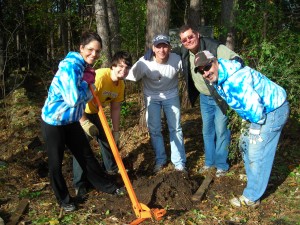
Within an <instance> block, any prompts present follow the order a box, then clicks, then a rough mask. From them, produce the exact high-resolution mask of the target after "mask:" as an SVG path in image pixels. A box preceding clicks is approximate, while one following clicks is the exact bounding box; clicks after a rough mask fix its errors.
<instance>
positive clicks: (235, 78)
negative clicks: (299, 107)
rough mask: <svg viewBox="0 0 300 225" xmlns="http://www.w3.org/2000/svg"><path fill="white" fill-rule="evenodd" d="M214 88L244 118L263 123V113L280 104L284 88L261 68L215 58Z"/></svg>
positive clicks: (284, 97) (282, 100)
mask: <svg viewBox="0 0 300 225" xmlns="http://www.w3.org/2000/svg"><path fill="white" fill-rule="evenodd" d="M218 62H219V77H218V81H217V83H216V84H214V85H215V88H216V90H217V92H218V93H219V94H220V96H221V97H222V98H223V99H225V101H226V102H227V104H228V105H229V106H230V107H231V108H232V109H234V110H235V111H236V112H237V113H238V114H239V115H240V116H241V117H242V118H243V119H245V120H247V121H250V122H251V123H256V124H259V125H263V124H264V122H265V120H266V114H268V113H269V112H272V111H273V110H275V109H277V108H278V107H280V106H281V105H282V104H283V103H284V102H285V101H286V98H287V95H286V92H285V90H284V89H283V88H282V87H280V86H279V85H277V84H276V83H274V82H272V81H271V80H270V79H268V78H267V77H266V76H264V75H263V74H261V73H260V72H258V71H256V70H254V69H252V68H250V67H248V66H246V67H242V66H241V64H240V63H239V62H237V61H234V60H224V59H218Z"/></svg>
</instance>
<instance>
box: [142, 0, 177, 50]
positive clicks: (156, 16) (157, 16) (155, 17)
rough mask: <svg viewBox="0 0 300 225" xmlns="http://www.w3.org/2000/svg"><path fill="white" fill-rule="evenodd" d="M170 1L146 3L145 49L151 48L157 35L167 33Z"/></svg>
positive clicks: (152, 0) (159, 0) (150, 0)
mask: <svg viewBox="0 0 300 225" xmlns="http://www.w3.org/2000/svg"><path fill="white" fill-rule="evenodd" d="M170 10H171V0H148V1H147V27H146V29H147V30H146V48H149V47H151V45H152V38H153V37H154V35H155V34H157V33H164V34H168V33H169V19H170Z"/></svg>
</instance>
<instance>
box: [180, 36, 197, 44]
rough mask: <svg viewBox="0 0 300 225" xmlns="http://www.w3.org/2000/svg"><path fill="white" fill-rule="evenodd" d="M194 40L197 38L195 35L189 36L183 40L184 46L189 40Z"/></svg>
mask: <svg viewBox="0 0 300 225" xmlns="http://www.w3.org/2000/svg"><path fill="white" fill-rule="evenodd" d="M193 38H195V34H191V35H189V36H187V37H186V38H183V39H182V40H180V41H181V43H182V44H184V43H186V42H187V41H188V40H192V39H193Z"/></svg>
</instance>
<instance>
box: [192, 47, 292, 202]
mask: <svg viewBox="0 0 300 225" xmlns="http://www.w3.org/2000/svg"><path fill="white" fill-rule="evenodd" d="M195 66H196V68H195V72H199V73H200V74H202V75H203V77H204V78H205V79H207V80H208V81H209V82H210V83H211V85H213V86H214V87H215V88H216V90H217V92H218V93H219V94H220V96H221V97H222V98H223V99H224V100H225V101H226V102H227V104H228V105H229V106H230V107H231V108H232V109H234V110H235V111H236V112H237V114H238V115H239V116H240V117H241V118H242V119H243V120H244V121H247V122H248V123H246V127H245V128H244V129H242V134H241V137H240V147H241V151H242V156H243V160H244V164H245V170H246V174H247V186H246V188H245V189H244V191H243V195H241V196H240V197H238V198H233V199H231V200H230V203H231V204H232V205H233V206H236V207H240V206H242V205H246V206H251V207H256V206H258V205H259V204H260V198H261V196H262V195H263V194H264V192H265V190H266V188H267V185H268V181H269V178H270V174H271V169H272V165H273V161H274V157H275V152H276V148H277V144H278V141H279V137H280V134H281V131H282V129H283V127H284V125H285V123H286V121H287V119H288V116H289V103H288V101H287V94H286V92H285V90H284V89H283V88H282V87H280V86H279V85H277V84H276V83H274V82H272V81H271V80H270V79H268V78H267V77H266V76H264V75H263V74H261V73H260V72H258V71H256V70H254V69H252V68H250V67H248V66H245V67H243V66H242V65H241V64H240V63H239V62H237V61H234V60H224V59H216V58H215V57H214V56H213V55H212V54H211V53H210V52H209V51H202V52H199V53H197V54H196V56H195ZM244 124H245V123H244Z"/></svg>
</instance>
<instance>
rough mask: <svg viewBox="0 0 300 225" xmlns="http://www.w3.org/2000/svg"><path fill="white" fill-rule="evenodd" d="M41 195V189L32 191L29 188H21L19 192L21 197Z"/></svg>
mask: <svg viewBox="0 0 300 225" xmlns="http://www.w3.org/2000/svg"><path fill="white" fill-rule="evenodd" d="M40 195H41V192H40V191H32V192H31V191H30V190H29V189H27V188H25V189H23V190H21V192H20V193H19V197H20V198H37V197H39V196H40Z"/></svg>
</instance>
